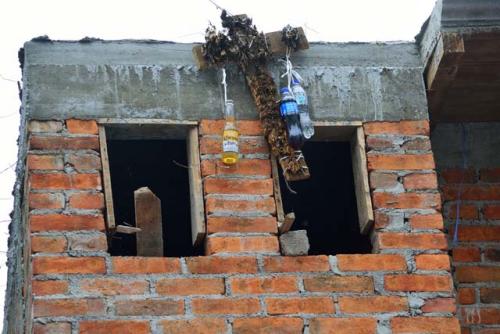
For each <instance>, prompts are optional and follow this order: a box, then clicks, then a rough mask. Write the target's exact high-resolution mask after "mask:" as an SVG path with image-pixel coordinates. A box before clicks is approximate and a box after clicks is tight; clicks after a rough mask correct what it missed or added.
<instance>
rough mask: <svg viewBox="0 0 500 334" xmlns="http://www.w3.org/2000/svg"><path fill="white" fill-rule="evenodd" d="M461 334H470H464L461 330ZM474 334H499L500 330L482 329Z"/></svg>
mask: <svg viewBox="0 0 500 334" xmlns="http://www.w3.org/2000/svg"><path fill="white" fill-rule="evenodd" d="M462 334H470V332H468V333H466V332H464V330H463V329H462ZM474 334H500V328H483V329H476V333H474Z"/></svg>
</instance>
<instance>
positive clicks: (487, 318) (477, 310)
mask: <svg viewBox="0 0 500 334" xmlns="http://www.w3.org/2000/svg"><path fill="white" fill-rule="evenodd" d="M460 315H461V319H462V324H463V325H472V324H481V325H497V324H498V323H499V322H498V320H499V319H500V309H499V308H498V307H491V308H489V307H488V308H486V307H477V306H469V307H461V308H460Z"/></svg>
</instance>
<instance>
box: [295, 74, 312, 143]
mask: <svg viewBox="0 0 500 334" xmlns="http://www.w3.org/2000/svg"><path fill="white" fill-rule="evenodd" d="M292 92H293V95H294V96H295V100H296V101H297V105H298V107H299V116H300V126H301V127H302V134H303V135H304V138H305V139H309V138H311V137H312V136H313V135H314V126H313V123H312V121H311V117H310V116H309V108H308V107H309V105H308V101H307V94H306V91H305V90H304V88H303V87H302V86H301V84H300V81H299V80H298V79H297V78H295V76H292Z"/></svg>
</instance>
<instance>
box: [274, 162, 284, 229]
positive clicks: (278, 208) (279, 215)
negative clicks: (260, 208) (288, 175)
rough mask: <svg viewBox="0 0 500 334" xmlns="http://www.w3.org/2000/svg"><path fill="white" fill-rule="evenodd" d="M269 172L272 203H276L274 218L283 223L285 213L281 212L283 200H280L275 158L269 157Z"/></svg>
mask: <svg viewBox="0 0 500 334" xmlns="http://www.w3.org/2000/svg"><path fill="white" fill-rule="evenodd" d="M271 172H272V178H273V190H274V202H276V218H277V220H278V223H279V222H284V221H285V212H284V211H283V200H282V198H281V187H280V175H279V171H278V163H277V162H276V157H274V156H271Z"/></svg>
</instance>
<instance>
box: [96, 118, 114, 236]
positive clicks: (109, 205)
mask: <svg viewBox="0 0 500 334" xmlns="http://www.w3.org/2000/svg"><path fill="white" fill-rule="evenodd" d="M99 144H100V148H101V164H102V179H103V186H104V200H105V203H106V228H107V230H108V231H110V230H114V229H115V209H114V206H113V191H112V188H111V173H110V171H109V158H108V144H107V142H106V129H105V127H104V125H99Z"/></svg>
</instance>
